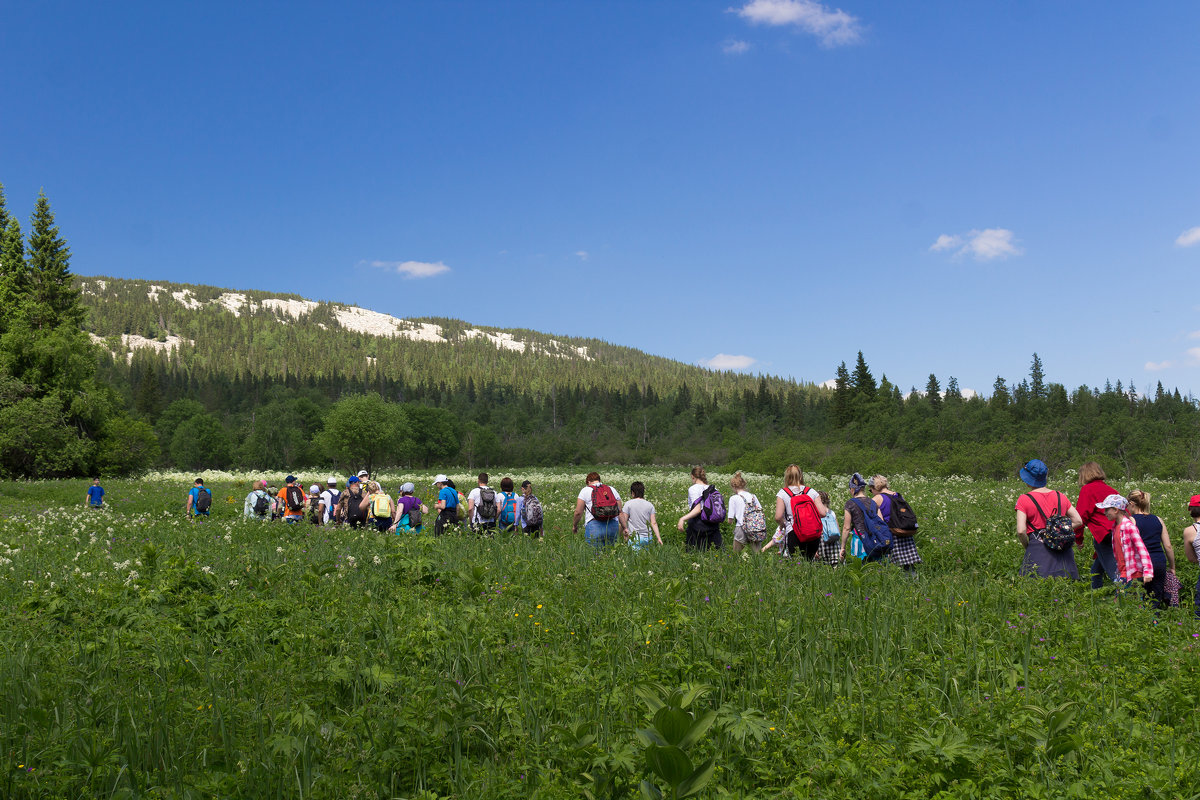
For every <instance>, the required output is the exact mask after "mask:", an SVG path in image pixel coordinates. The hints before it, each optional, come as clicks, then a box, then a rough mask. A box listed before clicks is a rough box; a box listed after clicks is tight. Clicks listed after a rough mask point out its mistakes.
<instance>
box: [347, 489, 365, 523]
mask: <svg viewBox="0 0 1200 800" xmlns="http://www.w3.org/2000/svg"><path fill="white" fill-rule="evenodd" d="M362 501H363V495H362V492H352V491H350V490H349V489H347V490H346V521H347V522H362V521H363V520H365V519H366V518H367V510H366V509H365V508H363V507H362Z"/></svg>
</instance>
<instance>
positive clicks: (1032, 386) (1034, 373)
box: [1029, 353, 1046, 400]
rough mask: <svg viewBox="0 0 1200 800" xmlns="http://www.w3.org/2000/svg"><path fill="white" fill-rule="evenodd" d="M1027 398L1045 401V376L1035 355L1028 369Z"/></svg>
mask: <svg viewBox="0 0 1200 800" xmlns="http://www.w3.org/2000/svg"><path fill="white" fill-rule="evenodd" d="M1029 396H1030V397H1031V398H1032V399H1034V400H1045V399H1046V375H1045V373H1044V372H1043V371H1042V359H1041V358H1039V357H1038V354H1037V353H1034V354H1033V364H1032V365H1031V366H1030V367H1029Z"/></svg>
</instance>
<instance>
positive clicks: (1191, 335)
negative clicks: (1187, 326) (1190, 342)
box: [1187, 331, 1200, 339]
mask: <svg viewBox="0 0 1200 800" xmlns="http://www.w3.org/2000/svg"><path fill="white" fill-rule="evenodd" d="M1187 338H1189V339H1200V331H1192V332H1191V333H1189V334H1188V335H1187Z"/></svg>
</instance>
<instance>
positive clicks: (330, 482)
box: [325, 475, 338, 486]
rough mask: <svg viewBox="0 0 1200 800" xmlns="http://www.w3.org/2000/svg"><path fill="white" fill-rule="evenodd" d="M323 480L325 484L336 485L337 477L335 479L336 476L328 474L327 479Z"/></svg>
mask: <svg viewBox="0 0 1200 800" xmlns="http://www.w3.org/2000/svg"><path fill="white" fill-rule="evenodd" d="M325 482H326V483H327V484H329V485H330V486H337V482H338V479H337V478H335V477H333V476H332V475H330V476H329V480H327V481H325Z"/></svg>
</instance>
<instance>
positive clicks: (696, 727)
mask: <svg viewBox="0 0 1200 800" xmlns="http://www.w3.org/2000/svg"><path fill="white" fill-rule="evenodd" d="M716 720H717V712H715V711H705V712H704V713H703V714H701V715H700V717H699V718H698V719H696V721H695V722H693V723H692V726H691V727H690V728H689V729H688V732H687V733H686V734H684V737H683V739H681V740H680V741H679V742H678V744H679V746H680V747H682V748H684V749H685V750H686V749H687V748H689V747H691V746H692V745H694V744H695V743H696V742H698V741H699V740H700V737H701V736H703V735H704V734H705V733H707V732H708V729H709V728H711V727H712V724H713V723H714V722H716Z"/></svg>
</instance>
